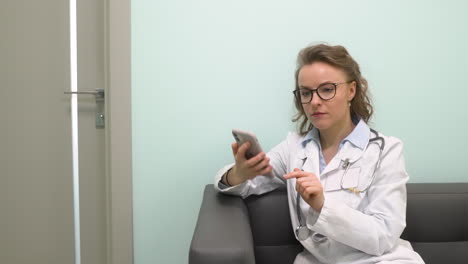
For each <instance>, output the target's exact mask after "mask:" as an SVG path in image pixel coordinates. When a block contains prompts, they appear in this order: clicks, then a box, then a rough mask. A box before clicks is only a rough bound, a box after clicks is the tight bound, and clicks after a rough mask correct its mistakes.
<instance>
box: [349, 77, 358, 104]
mask: <svg viewBox="0 0 468 264" xmlns="http://www.w3.org/2000/svg"><path fill="white" fill-rule="evenodd" d="M354 96H356V81H352V82H351V83H350V84H349V89H348V102H351V100H353V98H354Z"/></svg>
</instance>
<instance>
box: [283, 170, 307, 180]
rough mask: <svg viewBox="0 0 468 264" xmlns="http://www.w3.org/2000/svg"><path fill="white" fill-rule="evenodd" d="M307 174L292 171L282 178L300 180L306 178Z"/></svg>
mask: <svg viewBox="0 0 468 264" xmlns="http://www.w3.org/2000/svg"><path fill="white" fill-rule="evenodd" d="M307 175H308V173H307V172H304V171H301V170H299V169H297V168H296V169H294V171H292V172H290V173H288V174H286V175H284V176H283V177H284V178H285V179H287V180H289V179H292V178H301V177H307Z"/></svg>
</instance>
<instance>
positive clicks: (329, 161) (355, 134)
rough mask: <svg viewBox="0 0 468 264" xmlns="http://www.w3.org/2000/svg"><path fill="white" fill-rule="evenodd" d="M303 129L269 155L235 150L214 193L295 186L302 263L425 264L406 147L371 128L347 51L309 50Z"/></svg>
mask: <svg viewBox="0 0 468 264" xmlns="http://www.w3.org/2000/svg"><path fill="white" fill-rule="evenodd" d="M295 81H296V85H295V90H294V91H293V92H294V98H295V106H296V108H297V111H298V113H297V115H296V116H295V118H294V119H293V121H296V122H298V132H297V133H290V134H289V135H288V136H287V138H286V139H285V140H284V141H283V142H282V143H280V144H279V145H277V146H276V147H274V148H273V149H272V150H271V151H270V152H269V153H268V154H265V153H260V154H258V155H256V156H255V157H252V158H251V159H248V160H247V159H246V158H245V152H246V151H247V150H248V148H249V147H250V144H249V143H245V144H243V145H241V146H238V145H237V144H236V143H233V144H232V150H233V154H234V158H235V163H234V164H231V165H228V166H226V167H224V168H222V169H221V170H220V171H219V172H218V174H217V175H216V179H215V182H216V184H215V188H216V189H217V190H218V191H220V192H222V193H226V194H233V195H239V196H241V197H243V198H245V197H247V196H249V195H252V194H262V193H266V192H269V191H272V190H274V189H276V188H278V187H280V186H282V185H285V184H286V188H287V191H288V202H289V210H290V215H291V222H292V225H293V229H294V230H291V231H292V232H294V233H295V235H296V238H297V239H298V240H299V241H300V242H301V243H302V245H303V246H304V251H303V252H301V253H300V254H298V255H297V257H296V259H295V261H294V263H295V264H299V263H301V264H302V263H304V264H306V263H424V262H423V260H422V259H421V257H420V256H419V255H418V254H417V253H416V252H415V251H413V249H412V248H411V245H410V243H409V242H408V241H404V240H402V239H400V235H401V233H402V232H403V229H404V228H405V225H406V219H405V218H406V187H405V184H406V182H407V181H408V174H407V173H406V170H405V163H404V159H403V144H402V142H401V141H400V140H399V139H397V138H394V137H388V136H384V135H382V134H381V133H379V132H377V131H374V130H372V129H370V128H369V127H368V125H367V124H366V123H367V122H368V121H369V119H370V117H371V115H372V112H373V110H372V105H371V103H370V100H369V97H368V94H367V93H368V90H367V81H366V80H365V79H364V77H363V76H362V75H361V72H360V70H359V65H358V64H357V63H356V61H355V60H354V59H353V58H352V57H351V56H350V55H349V53H348V52H347V50H346V49H345V48H344V47H342V46H329V45H325V44H320V45H314V46H309V47H306V48H305V49H303V50H302V51H301V52H300V53H299V55H298V61H297V70H296V74H295Z"/></svg>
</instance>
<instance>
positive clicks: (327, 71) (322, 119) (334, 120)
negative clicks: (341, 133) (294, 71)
mask: <svg viewBox="0 0 468 264" xmlns="http://www.w3.org/2000/svg"><path fill="white" fill-rule="evenodd" d="M347 81H349V80H348V79H347V76H346V74H345V73H344V72H343V71H342V70H341V69H338V68H335V67H333V66H331V65H329V64H326V63H323V62H314V63H312V64H309V65H305V66H303V67H302V68H301V69H300V71H299V75H298V85H299V88H300V89H301V88H306V89H317V88H318V87H320V86H322V85H324V84H327V83H328V84H330V83H341V84H338V85H337V86H336V94H335V96H334V97H333V98H332V99H330V100H323V99H321V98H320V97H319V96H317V92H314V93H313V95H312V101H310V103H308V104H303V105H302V107H303V108H304V112H305V114H306V115H307V118H308V119H309V121H310V122H311V123H312V125H313V126H314V127H316V128H317V129H318V130H320V131H326V130H329V129H333V128H336V129H340V128H343V126H345V125H346V124H347V122H349V121H350V120H351V116H350V110H349V102H350V101H351V100H352V99H353V97H354V95H355V93H356V82H354V81H353V82H350V83H345V82H347ZM331 87H333V86H331Z"/></svg>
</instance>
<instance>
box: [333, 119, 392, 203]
mask: <svg viewBox="0 0 468 264" xmlns="http://www.w3.org/2000/svg"><path fill="white" fill-rule="evenodd" d="M370 130H371V132H372V133H374V134H375V137H373V138H371V139H369V144H367V148H369V146H370V145H371V144H376V145H377V146H378V147H379V157H378V159H377V162H376V164H375V167H374V171H373V172H372V179H371V181H370V182H369V184H368V185H367V187H365V188H364V189H362V190H359V189H358V188H355V187H351V188H344V187H343V178H344V177H345V176H346V174H347V173H348V169H349V167H351V165H352V164H354V163H355V162H356V161H354V162H349V160H348V159H346V160H344V161H343V165H342V166H341V167H342V168H343V169H345V172H344V173H343V176H341V181H340V187H341V189H342V190H348V191H351V192H353V193H355V194H359V193H363V192H365V191H367V190H368V189H369V187H370V186H371V185H372V182H374V179H375V171H376V170H377V169H378V168H379V167H380V160H381V156H382V151H383V149H384V147H385V139H384V138H383V137H381V136H379V132H377V131H375V130H374V129H372V128H371V129H370ZM378 141H380V144H379V143H378Z"/></svg>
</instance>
